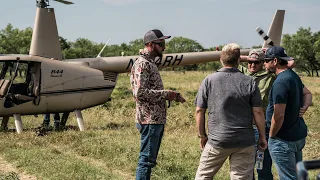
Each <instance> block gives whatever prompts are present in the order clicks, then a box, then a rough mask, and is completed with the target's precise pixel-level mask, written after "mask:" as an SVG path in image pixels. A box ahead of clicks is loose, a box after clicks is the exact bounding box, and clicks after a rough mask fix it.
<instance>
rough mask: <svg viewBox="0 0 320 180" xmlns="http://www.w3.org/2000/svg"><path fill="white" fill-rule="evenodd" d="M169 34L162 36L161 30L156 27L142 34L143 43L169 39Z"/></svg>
mask: <svg viewBox="0 0 320 180" xmlns="http://www.w3.org/2000/svg"><path fill="white" fill-rule="evenodd" d="M170 37H171V36H164V35H163V34H162V32H161V31H160V30H158V29H153V30H150V31H148V32H147V33H146V34H145V35H144V44H147V43H149V42H152V41H156V40H159V39H169V38H170Z"/></svg>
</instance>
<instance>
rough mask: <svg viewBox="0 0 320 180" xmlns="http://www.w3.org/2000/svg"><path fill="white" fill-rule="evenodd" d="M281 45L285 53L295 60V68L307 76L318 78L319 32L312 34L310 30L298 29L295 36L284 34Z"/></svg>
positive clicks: (319, 64) (319, 65)
mask: <svg viewBox="0 0 320 180" xmlns="http://www.w3.org/2000/svg"><path fill="white" fill-rule="evenodd" d="M282 45H283V46H284V47H285V49H286V51H287V53H288V54H289V55H290V56H292V57H294V58H295V60H296V61H295V62H296V67H297V68H298V69H300V70H302V71H305V72H306V73H307V74H308V76H314V75H316V76H317V77H319V73H318V71H319V69H320V31H318V32H315V33H312V32H311V28H310V27H309V28H306V29H305V28H302V27H301V28H299V30H298V31H297V32H296V33H295V34H291V35H290V34H285V35H284V36H283V38H282Z"/></svg>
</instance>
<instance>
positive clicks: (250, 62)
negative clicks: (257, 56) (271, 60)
mask: <svg viewBox="0 0 320 180" xmlns="http://www.w3.org/2000/svg"><path fill="white" fill-rule="evenodd" d="M248 63H249V64H252V63H253V64H255V65H258V64H260V63H261V61H248Z"/></svg>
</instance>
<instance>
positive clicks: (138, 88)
mask: <svg viewBox="0 0 320 180" xmlns="http://www.w3.org/2000/svg"><path fill="white" fill-rule="evenodd" d="M133 68H134V69H133V76H132V77H134V78H133V83H132V85H133V92H134V95H135V97H136V98H137V99H138V100H141V101H149V102H159V101H161V100H163V99H167V100H174V101H177V102H184V101H185V100H184V98H183V97H182V96H181V95H180V94H179V93H177V92H176V91H172V90H154V89H150V88H149V87H150V82H149V81H150V76H151V71H152V69H151V66H150V64H149V63H148V62H142V63H139V64H137V65H136V66H134V67H133Z"/></svg>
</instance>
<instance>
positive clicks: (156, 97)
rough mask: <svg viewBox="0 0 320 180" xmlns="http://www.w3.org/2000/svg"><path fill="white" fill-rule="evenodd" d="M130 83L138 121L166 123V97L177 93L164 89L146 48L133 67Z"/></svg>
mask: <svg viewBox="0 0 320 180" xmlns="http://www.w3.org/2000/svg"><path fill="white" fill-rule="evenodd" d="M130 84H131V87H132V92H133V97H134V99H135V101H136V122H137V123H140V124H165V123H166V115H167V109H166V99H167V98H168V96H176V93H173V92H169V91H167V90H164V88H163V83H162V79H161V76H160V73H159V70H158V67H157V65H156V64H155V59H153V58H150V54H149V52H148V51H147V50H146V49H145V50H144V51H143V52H141V56H140V57H139V58H138V59H137V60H136V61H135V63H134V65H133V66H132V68H131V75H130Z"/></svg>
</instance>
